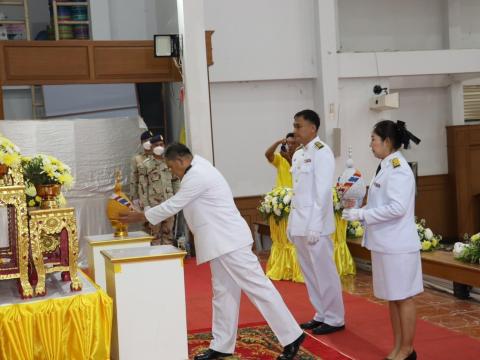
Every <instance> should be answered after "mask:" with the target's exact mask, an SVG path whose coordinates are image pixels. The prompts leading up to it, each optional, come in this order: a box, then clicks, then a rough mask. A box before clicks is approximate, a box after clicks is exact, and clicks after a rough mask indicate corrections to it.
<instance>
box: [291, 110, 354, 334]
mask: <svg viewBox="0 0 480 360" xmlns="http://www.w3.org/2000/svg"><path fill="white" fill-rule="evenodd" d="M294 119H295V121H294V124H293V126H294V134H295V140H297V142H298V143H299V144H301V146H300V148H299V149H298V150H297V151H296V152H295V154H294V155H293V160H292V170H291V171H292V177H293V199H292V207H291V212H290V216H289V218H288V228H287V234H288V237H289V239H290V240H291V241H292V242H293V243H294V244H295V247H296V248H297V256H298V260H299V262H300V266H301V268H302V272H303V275H304V278H305V283H306V285H307V290H308V295H309V297H310V301H311V303H312V305H313V307H314V308H315V311H316V314H315V316H314V318H313V319H312V320H311V321H309V322H307V323H304V324H301V325H300V326H301V327H302V329H306V330H312V332H313V333H314V334H317V335H321V334H329V333H332V332H335V331H339V330H343V329H344V328H345V321H344V315H345V312H344V308H343V299H342V287H341V284H340V279H339V277H338V273H337V269H336V267H335V263H334V261H333V242H332V239H331V234H332V233H333V232H334V231H335V222H334V214H333V195H332V185H333V180H334V171H335V161H334V157H333V153H332V151H331V150H330V148H329V147H328V145H326V144H325V143H323V142H322V141H320V139H319V138H318V136H317V131H318V128H319V127H320V118H319V116H318V115H317V113H316V112H315V111H313V110H303V111H301V112H299V113H297V114H296V115H295V117H294Z"/></svg>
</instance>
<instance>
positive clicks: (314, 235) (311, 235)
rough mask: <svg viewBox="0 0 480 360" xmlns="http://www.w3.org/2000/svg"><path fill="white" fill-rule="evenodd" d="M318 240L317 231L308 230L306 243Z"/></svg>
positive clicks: (311, 243)
mask: <svg viewBox="0 0 480 360" xmlns="http://www.w3.org/2000/svg"><path fill="white" fill-rule="evenodd" d="M319 241H320V233H319V232H317V231H309V232H308V235H307V243H308V245H315V244H316V243H317V242H319Z"/></svg>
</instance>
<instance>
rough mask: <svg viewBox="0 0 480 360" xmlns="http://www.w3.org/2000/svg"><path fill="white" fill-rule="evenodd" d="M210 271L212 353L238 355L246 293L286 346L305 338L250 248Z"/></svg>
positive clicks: (222, 258) (220, 260)
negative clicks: (237, 343)
mask: <svg viewBox="0 0 480 360" xmlns="http://www.w3.org/2000/svg"><path fill="white" fill-rule="evenodd" d="M210 268H211V270H212V287H213V326H212V335H213V340H212V342H211V343H210V348H211V349H213V350H216V351H220V352H223V353H233V352H234V350H235V341H236V338H237V327H238V314H239V310H240V295H241V291H242V290H243V291H244V292H245V294H246V295H247V296H248V298H249V299H250V301H251V302H252V303H253V304H254V305H255V306H256V308H257V309H258V310H259V311H260V313H261V314H262V315H263V317H264V318H265V320H266V321H267V323H268V325H269V326H270V328H271V329H272V331H273V332H274V333H275V335H276V336H277V339H278V341H279V342H280V344H282V346H285V345H288V344H290V343H292V342H293V341H295V340H296V339H297V338H298V337H299V336H300V335H301V334H302V329H300V327H299V326H298V324H297V321H296V320H295V318H294V317H293V315H292V314H291V313H290V311H289V310H288V308H287V306H286V305H285V303H284V302H283V299H282V297H281V296H280V294H279V292H278V291H277V289H276V288H275V287H274V286H273V284H272V282H271V281H270V280H269V279H268V278H267V277H266V276H265V273H264V272H263V269H262V267H261V266H260V262H259V261H258V258H257V257H256V256H255V255H254V254H253V252H252V250H251V246H250V245H249V246H247V247H244V248H242V249H239V250H235V251H232V252H231V253H228V254H225V255H222V256H220V257H218V258H216V259H213V260H212V261H210Z"/></svg>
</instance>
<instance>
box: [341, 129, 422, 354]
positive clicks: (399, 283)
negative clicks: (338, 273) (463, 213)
mask: <svg viewBox="0 0 480 360" xmlns="http://www.w3.org/2000/svg"><path fill="white" fill-rule="evenodd" d="M410 140H412V141H414V142H415V143H416V144H418V143H419V142H420V139H418V138H416V137H415V136H414V135H413V134H411V133H410V132H409V131H408V130H407V129H406V127H405V123H403V122H401V121H397V122H396V123H395V122H393V121H390V120H384V121H380V122H379V123H377V124H376V125H375V127H374V129H373V132H372V136H371V143H370V147H371V148H372V152H373V154H374V155H375V157H377V158H379V159H381V162H380V165H379V167H378V169H377V173H376V175H375V177H374V178H373V180H372V182H371V183H370V187H369V190H368V202H367V205H366V206H365V207H364V208H361V209H345V210H344V211H343V218H344V219H346V220H349V221H354V220H361V221H363V222H364V224H365V235H364V239H363V246H365V247H366V248H368V249H369V250H371V254H372V273H373V292H374V295H375V296H376V297H377V298H380V299H383V300H388V301H389V308H390V320H391V323H392V329H393V334H394V339H395V345H394V348H393V350H392V351H391V352H390V354H389V355H388V356H387V359H393V360H404V359H408V360H414V359H416V358H417V355H416V352H415V350H414V349H413V338H414V335H415V325H416V310H415V303H414V300H413V297H414V296H415V295H417V294H419V293H421V292H423V280H422V263H421V259H420V239H419V237H418V233H417V228H416V225H415V217H414V210H415V178H414V175H413V172H412V170H411V169H410V166H409V165H408V163H407V161H406V160H405V158H404V157H403V155H402V154H401V152H400V151H399V149H400V148H401V146H402V145H403V146H404V148H405V149H407V148H408V146H409V143H410Z"/></svg>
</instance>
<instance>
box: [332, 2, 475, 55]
mask: <svg viewBox="0 0 480 360" xmlns="http://www.w3.org/2000/svg"><path fill="white" fill-rule="evenodd" d="M471 1H475V0H471ZM477 17H478V13H477ZM338 19H339V32H340V36H339V37H340V44H339V50H341V51H344V52H350V51H352V52H353V51H384V50H433V49H443V48H445V45H446V40H447V39H445V34H446V32H445V29H446V27H447V8H446V3H445V0H421V1H418V0H402V1H398V0H338Z"/></svg>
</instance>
